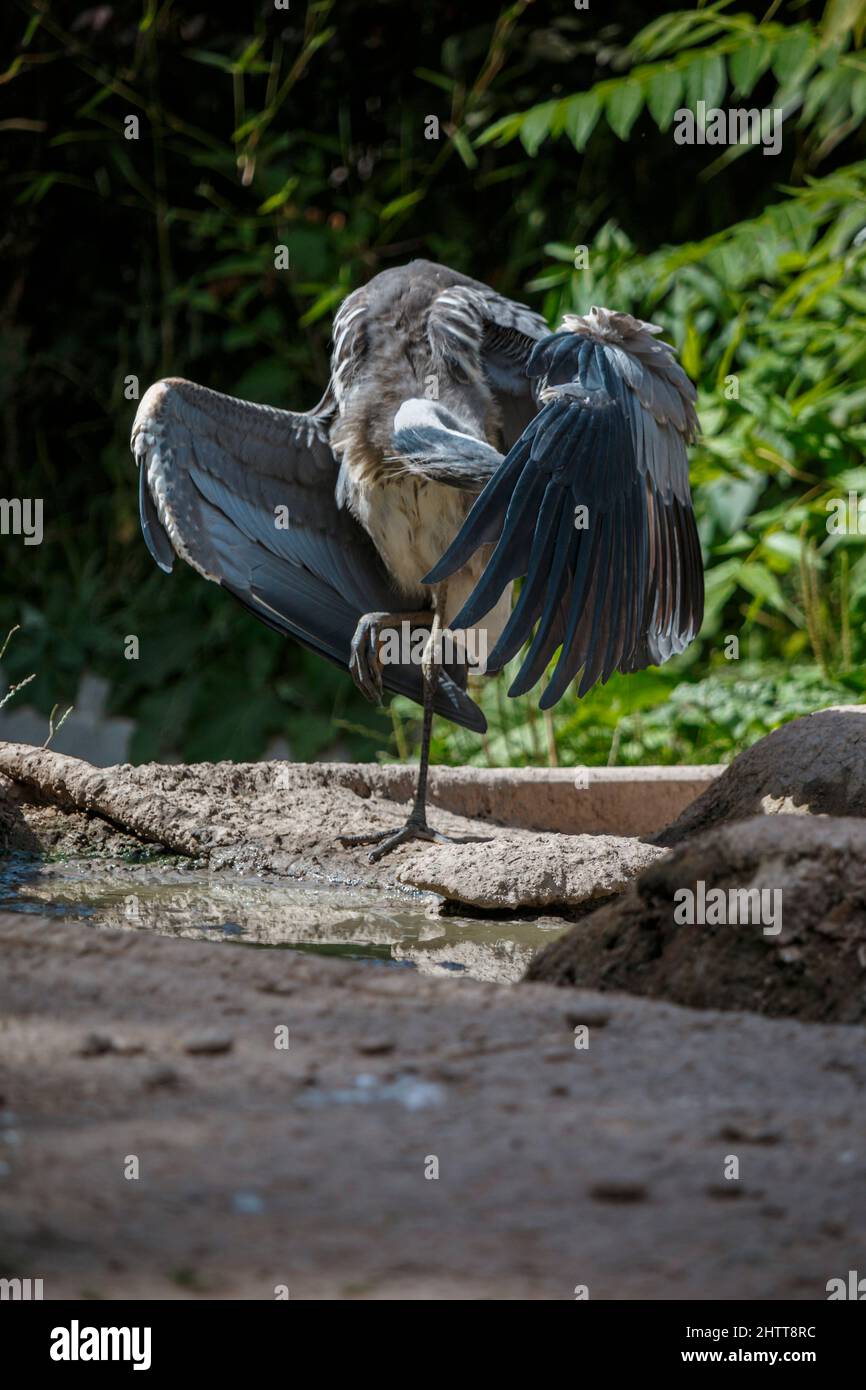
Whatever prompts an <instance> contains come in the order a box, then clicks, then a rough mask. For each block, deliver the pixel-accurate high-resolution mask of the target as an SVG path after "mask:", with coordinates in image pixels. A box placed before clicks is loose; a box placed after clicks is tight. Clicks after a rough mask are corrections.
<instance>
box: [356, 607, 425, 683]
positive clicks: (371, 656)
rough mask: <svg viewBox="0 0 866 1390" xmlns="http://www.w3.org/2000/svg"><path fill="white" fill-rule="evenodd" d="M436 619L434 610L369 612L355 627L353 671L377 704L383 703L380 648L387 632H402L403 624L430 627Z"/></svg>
mask: <svg viewBox="0 0 866 1390" xmlns="http://www.w3.org/2000/svg"><path fill="white" fill-rule="evenodd" d="M432 621H433V614H432V612H430V611H425V612H419V613H365V614H364V616H363V617H362V618H361V619H360V620H359V622H358V626H357V627H356V628H355V635H354V636H353V638H352V642H351V655H350V657H349V672H350V674H351V676H352V680H353V681H354V682H355V684H356V686H357V687H358V689H359V690H360V692H361V694H362V695H366V697H367V699H368V700H370V701H371V702H372V703H373V704H374V705H381V703H382V693H383V687H382V672H383V669H384V663H383V660H382V654H381V653H380V651H379V644H380V642H381V641H382V635H383V632H388V631H389V630H393V632H395V633H396V634H398V635H399V634H400V633H401V632H402V630H403V629H402V624H403V623H408V624H409V629H410V631H411V629H412V627H413V626H414V627H429V626H430V624H431V623H432Z"/></svg>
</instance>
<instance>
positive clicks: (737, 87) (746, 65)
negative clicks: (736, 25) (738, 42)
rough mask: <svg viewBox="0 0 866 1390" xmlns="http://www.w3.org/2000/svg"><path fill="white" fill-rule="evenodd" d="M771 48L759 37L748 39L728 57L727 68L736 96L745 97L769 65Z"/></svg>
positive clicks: (771, 53)
mask: <svg viewBox="0 0 866 1390" xmlns="http://www.w3.org/2000/svg"><path fill="white" fill-rule="evenodd" d="M772 55H773V50H772V49H771V48H770V46H769V44H766V43H762V42H761V40H760V39H750V40H749V42H748V43H744V44H743V45H742V46H741V47H740V48H738V49H737V50H736V52H734V53H732V54H731V55H730V56H729V58H728V68H729V70H730V74H731V81H732V82H733V84H734V91H735V93H736V95H737V96H743V97H747V96H748V95H749V93H750V92H751V91H752V89H753V87H754V85H755V83H756V82H757V80H758V78H759V77H760V76H761V74H762V73H764V72H766V70H767V68H768V67H769V65H770V59H771V57H772Z"/></svg>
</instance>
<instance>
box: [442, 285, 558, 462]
mask: <svg viewBox="0 0 866 1390" xmlns="http://www.w3.org/2000/svg"><path fill="white" fill-rule="evenodd" d="M549 333H550V329H549V328H548V326H547V324H546V323H545V321H544V319H543V318H542V317H541V315H540V314H536V313H535V312H534V310H532V309H529V308H527V306H526V305H525V304H518V303H516V302H515V301H514V300H511V299H506V298H505V297H504V296H503V295H501V294H497V293H496V291H495V290H491V289H488V287H487V286H486V285H480V284H477V283H473V284H471V285H452V286H449V287H448V288H447V289H446V290H443V292H442V293H441V294H439V295H438V296H437V297H436V299H435V300H434V301H433V304H432V306H431V309H430V313H429V316H428V336H429V338H430V341H431V346H432V347H433V351H434V356H435V355H437V353H438V354H439V355H441V356H442V357H445V358H451V359H452V360H456V361H457V362H458V364H461V365H463V366H466V365H467V363H471V362H472V361H473V360H475V359H477V360H480V363H481V367H482V369H483V371H484V375H485V378H486V380H487V384H488V386H489V387H490V390H491V392H492V394H493V397H494V399H495V401H496V404H497V406H498V408H499V414H500V419H501V422H502V436H503V443H504V445H505V448H506V449H510V448H511V446H512V445H513V444H514V443H515V442H516V441H517V440H518V439H519V437H520V435H521V434H522V433H523V431H524V429H525V428H526V426H527V425H528V424H529V422H530V420H531V419H532V418H533V416H534V415H536V414H537V412H538V400H537V397H536V395H535V392H534V390H533V386H532V382H531V381H530V380H529V378H528V377H527V375H526V364H527V362H528V361H529V358H530V355H531V353H532V349H533V348H534V347H535V344H536V343H537V342H539V341H541V339H543V338H546V337H547V336H548V335H549Z"/></svg>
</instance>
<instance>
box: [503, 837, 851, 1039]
mask: <svg viewBox="0 0 866 1390" xmlns="http://www.w3.org/2000/svg"><path fill="white" fill-rule="evenodd" d="M700 883H703V885H704V890H703V891H704V893H705V894H709V893H710V891H711V890H713V889H719V888H720V889H722V890H723V892H724V893H725V896H726V901H730V898H729V897H728V895H729V894H730V892H731V890H739V891H742V890H753V889H759V890H769V891H770V892H773V891H774V890H777V889H778V890H781V897H780V899H779V900H778V902H779V905H780V908H781V916H780V920H779V930H778V931H775V930H773V929H770V930H767V929H766V928H767V926H768V924H767V923H762V922H753V921H746V922H733V921H723V922H720V923H717V924H713V923H706V924H704V925H702V924H700V923H698V924H695V925H687V924H680V923H679V922H678V921H677V920H676V919H675V915H674V914H675V911H676V910H677V905H678V903H681V902H682V899H681V898H679V899H678V898H677V897H676V896H675V895H677V894H678V893H679V892H680V890H683V889H689V890H691V892H692V893H694V894H696V895H697V893H698V891H699V887H698V885H699V884H700ZM774 901H775V899H772V898H768V899H767V902H768V904H769V905H772V904H773V902H774ZM680 915H681V914H680ZM864 945H866V823H864V822H863V821H860V820H854V819H835V818H830V817H823V816H822V817H812V816H765V817H758V818H756V819H753V820H749V821H745V822H742V823H739V824H734V825H727V826H720V827H718V828H717V829H715V830H713V831H712V832H710V833H709V834H706V835H703V836H699V837H698V838H697V839H694V840H689V841H688V842H687V843H686V844H684V845H682V846H680V847H679V848H678V849H676V850H674V851H673V852H672V853H671V854H669V855H668V856H667V857H666V858H664V859H661V860H659V861H657V862H656V863H654V864H652V865H650V866H649V867H648V868H646V869H644V870H643V871H642V872H641V873H640V874H639V875H638V877H637V879H636V880H635V882H634V883H633V884H632V885H631V886H630V887H629V888H628V889H627V891H626V892H625V893H623V894H622V896H621V897H620V898H618V899H617V901H616V902H614V903H611V904H610V905H608V906H606V907H603V908H600V909H599V910H598V911H597V912H594V913H592V914H591V915H590V916H589V917H586V918H584V919H583V920H582V921H581V922H579V923H577V924H576V925H575V926H573V927H572V928H570V930H569V931H568V932H566V933H565V935H563V936H561V937H559V938H558V939H557V940H556V941H554V942H552V943H551V944H550V945H549V946H545V947H544V948H543V950H542V951H541V952H540V953H539V954H538V955H537V956H536V957H535V959H534V960H533V961H532V963H531V964H530V967H529V970H528V972H527V975H526V978H527V979H528V980H541V981H545V982H547V983H550V984H559V985H575V986H578V987H579V988H582V989H601V990H624V991H627V992H628V993H631V994H646V995H651V996H654V997H657V998H664V999H669V1000H672V1001H674V1002H676V1003H678V1004H688V1005H691V1006H693V1007H695V1008H702V1009H707V1008H712V1009H751V1010H754V1011H755V1012H757V1013H763V1014H772V1015H790V1016H792V1017H796V1018H800V1019H808V1020H813V1021H822V1022H838V1023H854V1022H861V1021H863V1020H866V991H864V989H863V973H862V970H861V967H860V964H859V953H860V951H861V949H862V948H863V946H864ZM792 951H796V952H797V955H796V956H795V957H794V958H793V959H792V956H791V952H792Z"/></svg>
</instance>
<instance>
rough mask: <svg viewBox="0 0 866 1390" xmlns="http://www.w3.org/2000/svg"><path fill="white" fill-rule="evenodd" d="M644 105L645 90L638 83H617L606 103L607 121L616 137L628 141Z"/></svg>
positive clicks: (628, 81)
mask: <svg viewBox="0 0 866 1390" xmlns="http://www.w3.org/2000/svg"><path fill="white" fill-rule="evenodd" d="M643 103H644V94H643V89H642V87H641V86H640V84H639V83H638V82H632V81H631V80H629V79H626V81H624V82H617V83H616V85H615V86H614V87H613V89H612V91H611V92H610V93H609V95H608V98H607V102H606V104H605V105H606V111H607V121H608V125H609V126H610V128H611V130H612V131H613V133H614V135H618V136H619V138H620V140H627V139H628V137H629V134H630V132H631V128H632V126H633V125H634V123H635V121H636V120H637V118H638V115H639V114H640V110H641V107H642V106H643Z"/></svg>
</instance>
